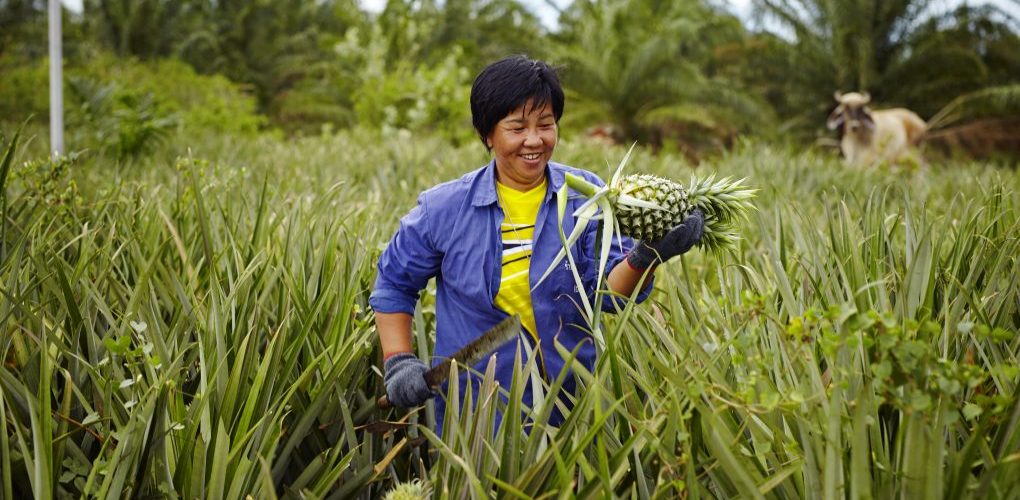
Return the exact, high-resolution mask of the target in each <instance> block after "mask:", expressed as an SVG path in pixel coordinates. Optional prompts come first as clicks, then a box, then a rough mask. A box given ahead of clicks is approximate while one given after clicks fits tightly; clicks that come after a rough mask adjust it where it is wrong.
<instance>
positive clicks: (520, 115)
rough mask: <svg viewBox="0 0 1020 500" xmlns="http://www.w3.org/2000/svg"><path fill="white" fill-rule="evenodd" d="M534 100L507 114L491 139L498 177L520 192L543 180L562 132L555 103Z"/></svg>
mask: <svg viewBox="0 0 1020 500" xmlns="http://www.w3.org/2000/svg"><path fill="white" fill-rule="evenodd" d="M533 102H534V101H532V100H528V102H526V103H524V105H522V106H520V107H518V108H517V109H515V110H513V111H511V112H510V114H508V115H506V116H505V117H503V119H502V120H500V121H499V123H497V124H496V128H494V129H493V130H492V132H491V133H490V134H489V137H488V139H487V143H488V145H489V147H490V148H492V154H493V156H494V157H495V158H496V176H497V179H498V180H499V182H501V183H503V184H504V185H505V186H508V187H511V188H513V189H516V190H518V191H528V190H530V189H531V188H533V187H535V186H538V185H539V184H541V183H542V180H543V179H544V177H545V166H546V164H547V163H549V159H550V158H552V153H553V149H554V148H555V147H556V138H557V132H558V131H557V125H556V117H555V116H553V108H552V106H551V105H550V104H549V103H546V104H545V105H543V106H542V107H540V108H535V107H534V105H533Z"/></svg>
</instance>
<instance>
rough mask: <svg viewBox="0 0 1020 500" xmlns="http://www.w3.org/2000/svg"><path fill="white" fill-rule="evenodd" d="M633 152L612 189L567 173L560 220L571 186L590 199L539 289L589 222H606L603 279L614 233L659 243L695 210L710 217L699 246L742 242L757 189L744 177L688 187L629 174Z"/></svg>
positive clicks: (717, 246) (717, 247) (601, 259)
mask: <svg viewBox="0 0 1020 500" xmlns="http://www.w3.org/2000/svg"><path fill="white" fill-rule="evenodd" d="M633 151H634V146H631V148H630V151H628V152H627V154H626V155H625V156H624V157H623V160H622V161H621V162H620V165H619V166H618V167H617V168H616V172H615V173H614V174H613V179H612V181H611V182H610V183H609V184H608V185H607V186H604V187H599V186H596V185H595V184H592V183H590V182H588V181H586V180H584V179H583V178H581V177H578V176H575V175H572V174H567V176H566V181H567V182H566V186H564V187H563V188H562V192H561V193H560V200H563V201H561V202H560V218H561V219H563V218H564V217H565V216H566V215H567V214H566V213H565V208H566V203H565V200H566V198H567V192H566V189H567V187H569V188H571V189H573V190H574V191H577V192H578V193H581V194H582V195H584V196H586V197H588V201H587V202H586V203H585V204H583V205H581V207H579V208H578V209H577V210H576V211H575V212H574V214H573V216H574V217H577V218H578V222H579V223H578V224H576V225H575V226H574V231H573V232H572V233H571V234H570V235H569V236H567V235H563V236H562V238H563V249H561V250H560V252H559V253H558V254H557V255H556V257H555V258H554V259H553V262H552V264H551V265H550V266H549V268H548V269H546V271H545V274H543V275H542V277H541V278H540V279H539V280H538V282H537V283H536V284H535V286H536V287H537V286H538V284H539V283H541V282H542V281H544V280H545V278H546V277H548V276H549V274H550V273H551V272H552V270H553V269H554V268H555V267H556V265H557V264H559V262H560V261H561V260H562V259H563V258H565V257H566V256H567V251H566V249H567V248H569V247H570V246H572V245H573V244H574V243H575V242H576V241H577V238H579V237H580V235H581V232H582V231H583V230H584V227H585V226H586V225H587V224H586V222H587V221H588V220H592V219H596V218H601V219H602V221H603V232H602V233H603V234H602V237H603V243H604V244H603V245H602V247H601V251H600V254H599V267H598V276H600V277H601V276H604V274H605V273H604V271H605V267H606V264H607V258H608V257H609V242H611V241H612V238H613V236H614V235H616V234H622V235H625V236H630V237H631V238H636V239H639V240H645V241H655V240H657V239H659V238H662V237H663V235H665V234H666V233H667V232H668V231H669V230H670V229H672V228H673V227H676V226H677V225H678V224H680V223H682V222H683V221H684V219H686V218H687V216H688V215H689V214H690V213H691V211H692V210H694V209H695V208H700V209H701V210H702V211H703V212H704V213H705V226H704V234H703V235H702V237H701V240H700V241H699V242H698V246H700V247H701V248H703V249H705V250H709V251H714V252H718V251H721V250H724V249H726V248H731V247H732V246H733V245H734V244H736V242H737V240H738V239H739V237H738V236H737V233H736V229H735V223H736V219H738V218H739V217H742V216H743V214H744V213H745V212H746V211H747V210H748V209H750V208H752V207H753V206H752V205H751V202H750V199H751V198H752V197H754V193H755V190H753V189H747V188H746V187H745V186H744V185H743V179H740V180H736V181H734V180H731V179H730V178H724V179H720V180H718V181H716V180H715V176H709V177H707V178H705V179H699V178H697V177H694V176H692V177H691V181H690V183H689V184H688V185H687V186H684V185H682V184H680V183H678V182H674V181H672V180H669V179H664V178H661V177H656V176H653V175H646V174H635V175H628V176H623V175H622V172H623V167H624V166H625V165H626V164H627V161H628V160H629V159H630V155H631V153H632V152H633ZM599 209H601V210H602V213H601V214H598V213H597V212H598V210H599ZM600 279H601V278H600ZM579 280H580V279H579V278H578V281H579ZM586 309H588V307H586Z"/></svg>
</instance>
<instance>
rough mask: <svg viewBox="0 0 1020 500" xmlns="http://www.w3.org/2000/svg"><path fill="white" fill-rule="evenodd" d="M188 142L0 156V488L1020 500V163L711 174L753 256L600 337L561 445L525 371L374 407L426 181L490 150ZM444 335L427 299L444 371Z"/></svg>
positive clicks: (646, 157) (769, 157)
mask: <svg viewBox="0 0 1020 500" xmlns="http://www.w3.org/2000/svg"><path fill="white" fill-rule="evenodd" d="M8 144H11V143H10V142H4V143H3V148H2V149H0V151H5V152H6V151H8V148H7V146H8ZM188 144H189V146H188V147H172V146H166V147H165V149H163V150H161V151H158V152H156V153H155V154H154V155H153V156H152V157H150V158H147V159H142V160H137V161H134V162H132V163H128V164H112V163H109V162H108V160H106V159H103V158H94V157H90V156H89V155H88V154H86V155H84V156H82V157H79V158H78V159H76V160H73V161H71V160H64V161H57V162H53V161H49V160H46V159H43V158H34V157H33V156H32V155H31V154H29V155H25V154H19V153H17V152H16V151H12V152H11V153H10V154H9V155H7V156H6V158H9V162H5V163H2V164H0V166H3V165H10V167H9V169H8V168H7V167H4V168H2V169H0V187H2V188H3V189H2V192H0V194H2V199H3V202H4V203H3V207H4V216H3V225H2V226H0V227H2V231H3V232H2V235H0V245H2V246H0V292H2V294H3V300H2V301H0V320H2V322H0V332H2V333H0V351H2V352H3V356H4V364H3V368H2V369H0V393H2V394H0V426H2V427H3V428H4V430H5V431H4V432H3V433H0V469H2V471H3V472H2V474H0V481H2V484H0V491H2V492H3V496H4V497H5V498H13V497H15V496H16V497H23V496H34V497H37V498H51V497H54V496H57V497H65V496H75V497H77V496H97V497H125V496H159V497H163V496H168V497H187V498H195V497H206V498H240V497H244V496H246V495H252V496H253V497H256V498H277V497H287V498H289V497H299V496H300V497H312V498H343V497H347V496H351V495H359V496H361V497H366V498H367V497H376V496H379V495H381V494H382V493H384V492H385V491H388V490H389V489H391V488H392V487H393V486H394V484H395V483H397V482H404V481H409V480H410V479H412V478H422V479H425V480H427V481H428V482H429V483H430V485H431V486H432V488H433V491H434V492H435V494H437V495H440V496H444V497H446V496H449V497H464V496H467V497H484V496H490V495H500V496H507V497H519V498H533V497H539V496H543V495H544V496H556V497H573V496H579V497H596V496H607V495H609V496H614V495H618V496H637V497H643V498H645V497H658V498H663V497H666V498H671V497H676V496H686V497H694V498H703V497H709V498H711V497H778V498H803V497H811V498H814V497H817V498H836V497H853V498H865V497H880V498H891V497H902V498H959V497H985V496H990V497H996V498H1008V497H1012V496H1015V495H1016V493H1015V492H1016V491H1020V484H1018V483H1020V479H1018V478H1020V474H1018V472H1020V471H1018V470H1017V468H1018V467H1020V435H1018V434H1020V433H1018V432H1017V431H1015V429H1016V428H1017V426H1018V424H1020V398H1018V397H1017V392H1016V391H1017V383H1018V381H1020V373H1018V372H1020V370H1018V368H1017V366H1018V359H1017V357H1018V353H1020V339H1018V338H1017V335H1016V333H1017V330H1018V327H1020V295H1018V293H1020V292H1018V290H1020V283H1018V282H1017V281H1018V279H1020V278H1017V275H1018V270H1017V260H1018V258H1020V239H1018V235H1020V212H1018V195H1017V193H1018V192H1020V176H1018V174H1017V172H1016V171H1013V170H1004V169H996V168H992V167H986V166H982V165H970V164H958V163H954V164H947V165H932V166H931V167H930V168H929V169H928V170H926V171H895V170H888V169H878V170H868V171H862V170H846V169H843V168H841V167H840V166H839V165H838V164H837V163H836V162H834V161H833V160H831V159H829V158H823V157H818V156H816V155H813V154H809V153H808V154H801V153H792V152H789V151H785V150H776V149H773V148H770V147H767V146H763V145H745V146H744V147H743V148H741V149H739V150H738V151H737V152H735V153H733V154H731V155H728V156H725V157H722V158H719V159H718V160H716V161H715V162H712V163H709V164H703V165H700V166H698V167H697V169H699V173H702V172H703V171H712V172H718V173H719V174H720V175H739V176H741V177H744V176H747V177H749V181H748V183H749V184H752V185H753V186H755V187H758V188H761V189H762V191H761V192H760V193H759V197H758V198H757V200H756V202H757V204H758V212H757V213H756V215H755V216H754V217H752V218H751V219H750V220H749V221H748V223H746V224H745V225H744V226H743V227H742V228H741V232H742V234H743V235H744V236H745V240H744V241H743V242H742V243H741V245H740V247H739V249H738V250H737V251H735V252H733V253H732V254H730V255H727V256H724V257H721V258H717V257H709V256H706V255H701V254H698V253H693V254H688V255H686V256H684V257H683V258H681V259H679V260H678V261H677V262H674V263H670V264H669V265H667V266H664V267H663V268H661V269H660V271H659V273H658V278H657V282H656V287H657V291H656V292H655V293H654V294H653V295H652V297H651V299H650V300H649V301H648V302H646V303H645V304H643V305H640V306H637V307H633V306H632V307H629V308H628V309H627V310H625V311H621V314H618V315H616V316H614V317H609V318H607V323H606V325H605V327H604V329H603V334H604V335H605V337H606V340H607V343H608V344H610V345H611V346H612V349H607V350H606V352H605V353H604V355H603V356H602V357H601V358H600V360H599V363H598V365H597V366H596V369H595V370H594V371H593V372H591V373H588V372H587V371H585V370H583V369H582V368H580V367H577V368H578V369H577V372H578V374H577V376H578V377H579V385H581V386H582V387H583V389H582V390H581V391H578V394H577V395H576V396H565V397H568V398H572V399H573V401H572V406H573V409H572V410H570V411H567V412H566V420H565V422H564V423H563V424H562V425H560V426H559V427H558V428H552V427H550V426H548V425H546V422H547V421H548V419H549V415H550V414H551V412H552V411H553V408H554V406H555V405H557V404H559V403H558V401H557V399H556V398H555V397H549V398H544V399H541V401H542V403H541V404H540V405H536V407H535V408H524V407H522V406H521V405H520V401H519V395H520V393H521V392H522V391H523V390H524V388H525V385H526V384H530V383H532V382H531V379H530V377H529V376H528V374H529V373H530V372H531V370H530V369H529V367H530V366H531V365H532V364H533V363H534V361H533V360H532V359H531V358H530V357H529V355H528V353H526V352H523V353H522V354H521V361H522V367H521V369H520V370H519V371H518V373H516V374H515V375H516V376H515V381H514V383H513V384H512V385H511V387H498V386H497V385H496V384H495V382H494V381H493V378H492V374H491V372H488V373H483V374H480V375H481V376H482V377H483V382H482V384H481V385H480V386H479V388H478V389H477V393H476V394H474V395H473V396H477V397H476V398H474V397H467V398H465V400H466V401H472V400H474V399H476V400H477V404H470V403H469V404H466V405H465V406H463V407H459V408H455V405H451V406H450V411H448V414H447V419H448V420H447V422H446V425H445V427H444V431H445V432H446V435H445V436H442V437H440V436H436V435H435V434H434V433H432V432H431V431H430V430H429V429H428V428H427V427H426V426H423V425H419V423H422V424H423V423H424V422H425V421H426V418H425V417H424V413H423V412H420V411H419V412H411V413H405V412H400V411H390V412H388V413H384V412H379V411H376V410H375V409H374V408H373V407H372V401H373V398H374V396H375V395H378V394H381V393H382V391H383V388H382V384H381V374H380V373H379V369H378V368H377V367H378V366H380V363H379V359H378V358H379V352H378V348H377V344H376V341H375V331H374V325H373V323H372V321H371V311H370V310H369V309H368V306H367V296H368V293H369V292H370V290H371V285H372V282H373V279H374V274H375V269H374V262H375V258H376V257H377V255H378V252H379V251H380V250H381V249H382V248H383V247H384V245H385V243H386V241H387V239H388V237H389V236H390V234H391V232H392V230H393V229H394V228H395V227H396V221H397V219H398V218H399V216H400V215H402V214H403V213H404V212H405V211H406V210H407V209H409V208H410V206H411V205H412V203H413V202H414V199H415V195H416V194H417V192H418V191H420V190H422V189H424V188H426V187H428V186H431V185H433V184H435V183H437V182H440V181H442V180H446V179H451V178H454V177H456V176H458V175H460V174H461V173H463V172H465V171H467V170H468V169H471V168H474V167H475V166H478V165H481V164H482V163H483V162H485V161H486V158H485V156H484V155H483V154H482V152H480V151H479V148H478V147H466V148H463V149H452V148H450V147H449V146H446V145H445V144H443V143H442V142H440V141H436V140H432V139H428V138H409V137H408V138H401V139H400V140H383V139H382V138H379V137H376V136H372V135H371V134H367V133H361V132H354V133H350V134H343V135H337V136H324V137H316V138H308V139H301V140H295V141H283V140H277V139H273V138H271V137H259V138H253V139H235V138H231V137H228V136H222V137H209V138H203V139H199V140H193V141H189V142H188ZM622 154H623V151H622V150H619V149H613V148H603V147H595V146H592V145H588V144H583V143H579V142H578V143H572V142H570V141H566V142H564V143H563V144H562V145H561V146H560V148H559V149H558V151H557V159H558V160H559V161H562V162H565V163H570V164H574V165H578V166H586V167H588V168H591V169H593V170H595V171H597V172H599V173H601V174H603V175H606V174H608V172H609V169H608V167H604V165H606V164H607V163H610V164H615V162H616V161H617V160H618V159H619V157H620V156H621V155H622ZM0 158H4V157H3V156H0ZM691 168H693V167H692V166H690V165H687V164H685V163H684V162H683V161H682V160H679V159H676V158H671V157H668V156H654V155H652V154H651V153H649V152H647V151H640V150H639V151H637V152H636V157H635V158H634V159H633V160H632V171H635V172H637V171H646V172H650V173H657V174H662V175H668V176H670V177H674V178H679V179H684V178H687V177H688V176H689V175H688V174H689V173H690V169H691ZM3 174H6V175H3ZM433 325H434V308H433V306H432V303H431V297H430V296H429V295H428V294H426V296H425V297H424V299H423V303H422V306H421V307H420V308H419V313H418V314H417V315H416V318H415V330H416V338H417V339H418V344H419V346H418V347H419V350H420V352H421V353H422V354H423V356H425V357H427V355H428V353H429V350H430V347H431V342H432V336H433V335H434V333H433ZM563 354H564V356H565V357H569V356H570V353H569V352H564V353H563ZM612 365H615V368H616V369H615V370H611V369H610V367H611V366H612ZM460 369H463V367H460ZM561 382H562V380H561V379H558V380H551V381H549V386H548V387H546V391H545V392H547V393H548V394H556V392H557V386H558V383H561ZM457 390H459V391H472V390H473V389H471V388H458V389H457ZM497 412H499V413H501V414H502V415H503V418H502V420H501V425H500V426H499V427H498V428H496V429H493V425H494V422H495V416H496V413H497ZM526 423H530V424H531V425H532V427H531V431H530V432H527V433H525V432H523V431H522V428H523V426H524V425H525V424H526Z"/></svg>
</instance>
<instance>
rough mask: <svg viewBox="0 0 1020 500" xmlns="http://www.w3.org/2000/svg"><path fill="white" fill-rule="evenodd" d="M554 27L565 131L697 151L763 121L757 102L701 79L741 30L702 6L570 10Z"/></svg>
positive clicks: (587, 5)
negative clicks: (566, 113)
mask: <svg viewBox="0 0 1020 500" xmlns="http://www.w3.org/2000/svg"><path fill="white" fill-rule="evenodd" d="M561 23H562V26H563V29H562V32H561V33H560V34H558V35H557V39H558V40H559V44H558V45H557V47H558V50H557V52H556V56H555V57H556V59H555V60H556V62H557V63H561V64H562V65H563V66H564V69H563V78H564V82H565V86H566V89H567V91H568V92H569V96H570V98H571V102H576V103H577V106H578V109H577V110H576V111H572V113H573V116H570V117H569V119H570V120H571V121H579V122H580V123H587V124H589V126H590V125H593V124H598V123H602V124H606V125H608V126H610V127H611V128H612V129H615V133H614V134H613V135H614V137H613V138H614V139H616V140H618V141H623V142H629V141H631V140H635V139H638V140H642V141H644V142H652V143H655V144H662V143H675V142H681V143H683V142H687V144H685V146H686V147H688V148H691V149H703V148H705V147H706V146H707V147H709V148H712V147H718V146H719V145H720V143H721V142H723V141H725V140H729V139H731V138H732V136H734V135H735V134H736V132H737V131H738V130H746V129H747V128H748V126H749V125H750V124H758V125H762V123H761V122H762V121H763V120H766V116H767V114H768V113H767V112H766V111H765V109H764V108H763V106H762V105H761V104H760V103H759V102H758V101H757V100H756V99H755V98H753V97H751V96H749V95H747V94H745V93H743V92H742V91H740V90H739V89H737V88H734V87H733V86H732V85H729V84H727V82H726V81H725V80H723V78H722V75H720V77H718V78H716V77H715V76H713V75H711V74H709V71H708V68H709V66H710V63H711V61H712V59H713V55H712V51H713V49H714V47H715V46H716V45H719V44H722V43H725V42H730V41H732V40H736V39H739V38H740V37H741V36H742V28H740V25H739V22H738V21H737V20H736V19H735V18H733V17H731V16H727V15H724V14H722V13H720V12H717V11H716V10H715V9H713V8H712V7H710V6H709V5H708V4H706V3H704V2H701V1H698V0H692V1H685V2H656V1H649V0H629V1H626V2H609V1H578V2H574V3H573V4H572V6H571V8H570V10H569V11H568V12H567V13H566V14H565V16H564V17H563V18H562V19H561ZM706 143H707V144H706Z"/></svg>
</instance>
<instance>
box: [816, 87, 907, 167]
mask: <svg viewBox="0 0 1020 500" xmlns="http://www.w3.org/2000/svg"><path fill="white" fill-rule="evenodd" d="M834 97H835V98H836V101H837V102H839V105H838V106H836V109H834V110H833V111H832V114H830V115H829V120H828V126H829V129H831V130H836V129H840V131H841V133H842V137H841V138H840V142H839V147H840V149H841V150H842V151H843V157H844V158H845V159H846V162H847V163H848V164H850V165H854V166H870V165H874V164H876V163H879V162H889V163H896V162H897V161H900V160H902V159H904V158H906V157H908V156H910V155H912V154H913V150H914V148H915V147H916V146H917V144H918V143H919V142H920V140H921V137H922V136H923V135H924V132H925V130H926V129H927V125H926V124H925V123H924V120H922V119H921V117H919V116H917V114H916V113H914V112H913V111H910V110H909V109H906V108H893V109H883V110H879V111H872V110H871V108H869V107H868V103H870V102H871V96H870V95H868V93H867V92H863V93H857V92H847V93H846V94H843V93H840V92H839V91H836V93H835V94H834ZM918 160H919V159H918Z"/></svg>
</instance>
